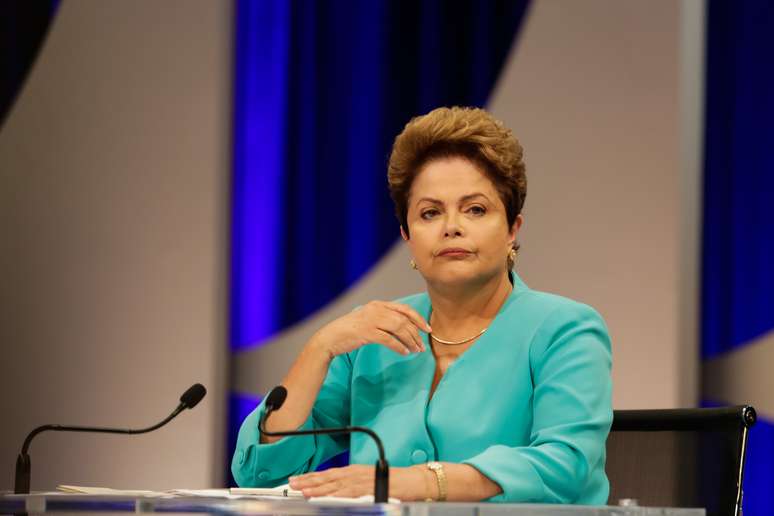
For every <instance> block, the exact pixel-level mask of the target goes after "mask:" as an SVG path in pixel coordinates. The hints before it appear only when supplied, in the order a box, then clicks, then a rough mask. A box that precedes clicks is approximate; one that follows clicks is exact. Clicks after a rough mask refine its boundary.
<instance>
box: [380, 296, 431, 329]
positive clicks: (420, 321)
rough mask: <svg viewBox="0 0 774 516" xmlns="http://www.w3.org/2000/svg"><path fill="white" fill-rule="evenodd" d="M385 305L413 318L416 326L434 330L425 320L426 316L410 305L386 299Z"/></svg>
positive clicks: (412, 320)
mask: <svg viewBox="0 0 774 516" xmlns="http://www.w3.org/2000/svg"><path fill="white" fill-rule="evenodd" d="M384 306H386V307H387V308H389V309H390V310H395V311H396V312H400V313H401V314H403V315H405V316H406V317H408V318H409V319H410V320H411V322H412V324H414V326H416V327H417V328H419V329H420V330H422V331H424V332H428V333H429V332H431V331H433V329H432V328H431V327H430V325H429V324H428V322H427V321H426V320H425V318H424V317H422V316H421V315H419V312H417V311H416V310H414V309H413V308H411V307H410V306H408V305H403V304H400V303H393V302H391V301H385V302H384Z"/></svg>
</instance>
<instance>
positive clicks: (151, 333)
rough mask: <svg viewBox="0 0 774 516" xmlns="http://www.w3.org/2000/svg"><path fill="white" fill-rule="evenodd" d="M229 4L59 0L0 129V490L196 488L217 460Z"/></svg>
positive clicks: (214, 478) (219, 464)
mask: <svg viewBox="0 0 774 516" xmlns="http://www.w3.org/2000/svg"><path fill="white" fill-rule="evenodd" d="M230 29H231V13H230V3H228V2H210V1H208V0H199V1H165V2H155V1H150V0H144V1H133V2H123V1H118V0H112V1H105V0H93V1H83V0H79V1H74V0H73V1H67V2H62V4H61V7H60V10H59V13H58V14H57V16H56V18H55V22H54V24H53V28H52V31H51V33H50V35H49V38H48V40H47V41H46V43H45V45H44V47H43V48H42V51H41V55H40V57H39V59H38V61H37V63H36V65H35V67H34V69H33V73H32V74H31V75H30V77H29V79H28V81H27V83H26V85H25V87H24V89H23V91H22V94H21V96H20V98H19V100H18V102H17V103H16V105H15V107H14V109H13V111H12V112H11V114H10V117H9V118H8V120H7V122H6V125H5V127H4V128H3V131H2V134H1V135H0V171H1V172H0V235H2V237H1V239H0V242H1V244H2V252H0V274H2V277H3V285H2V288H1V289H0V317H2V321H0V342H2V345H3V357H2V362H1V363H0V391H1V392H2V395H0V396H1V398H0V399H2V407H0V414H2V420H3V424H2V429H1V430H0V432H2V438H1V439H0V464H2V465H3V467H4V468H5V474H3V475H0V489H10V488H11V487H12V485H11V484H12V482H13V475H12V465H13V464H14V461H15V457H16V453H18V450H19V447H20V446H21V443H22V440H23V438H24V436H25V434H26V433H27V432H28V431H29V430H31V429H32V428H33V427H34V426H37V425H39V424H43V423H50V422H55V423H69V424H94V425H118V426H125V427H131V426H145V425H147V424H150V423H153V422H155V421H157V420H159V419H161V418H163V417H164V416H166V415H167V414H168V413H169V412H170V411H171V410H172V409H173V408H174V407H175V406H176V405H177V403H178V397H179V395H180V394H181V393H182V391H183V390H184V389H185V388H187V387H188V386H190V385H191V384H192V383H194V382H196V381H199V382H202V383H204V384H205V385H206V386H207V387H208V389H209V394H208V396H207V397H206V398H205V399H204V401H203V402H202V403H201V404H200V405H199V406H198V407H197V408H196V409H195V410H193V411H186V412H184V413H183V414H181V415H180V416H179V418H178V419H177V420H175V421H173V422H172V423H171V424H170V425H169V426H168V427H166V428H163V429H161V430H159V431H157V432H155V433H153V434H149V435H145V436H134V437H128V436H122V437H116V436H104V435H94V434H91V435H74V434H69V435H65V434H50V433H49V434H41V435H40V436H38V438H37V439H36V440H35V441H34V442H33V444H32V448H31V450H30V451H31V457H32V464H33V484H32V487H33V489H48V488H52V487H54V486H55V485H56V484H58V483H69V484H86V485H89V484H92V485H93V484H100V485H109V486H113V487H119V488H128V487H136V488H169V487H176V486H186V487H204V486H210V485H213V484H219V483H221V482H222V479H223V472H224V471H225V467H224V462H223V455H224V450H223V448H224V445H223V439H224V438H223V429H222V426H223V423H222V422H223V420H224V398H225V389H224V385H223V384H224V381H225V378H224V377H223V374H222V371H223V369H224V368H225V349H226V347H225V342H226V324H225V318H226V311H225V308H224V307H225V305H226V303H225V299H226V291H225V286H226V277H227V275H226V274H225V267H226V263H225V262H226V256H227V245H228V240H227V234H228V230H227V199H228V184H229V183H228V179H229V161H228V154H229V153H228V148H229V111H230V108H229V92H230V70H229V63H230V60H231V49H230V38H231V35H230Z"/></svg>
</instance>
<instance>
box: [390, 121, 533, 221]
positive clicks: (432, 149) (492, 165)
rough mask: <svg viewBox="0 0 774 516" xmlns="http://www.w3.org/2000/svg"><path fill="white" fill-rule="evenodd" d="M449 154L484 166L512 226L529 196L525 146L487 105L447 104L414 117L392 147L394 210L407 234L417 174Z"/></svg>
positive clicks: (391, 166)
mask: <svg viewBox="0 0 774 516" xmlns="http://www.w3.org/2000/svg"><path fill="white" fill-rule="evenodd" d="M450 157H460V158H464V159H467V160H468V161H470V162H471V163H473V164H475V165H477V166H479V167H481V169H482V170H483V172H485V173H486V174H487V176H488V177H489V179H490V180H491V181H492V183H494V186H495V189H496V190H497V192H498V193H499V194H500V199H501V200H502V201H503V204H504V205H505V213H506V217H507V220H508V227H509V228H510V227H512V226H513V224H514V222H516V217H517V216H518V215H519V214H520V213H521V210H522V208H523V207H524V200H525V199H526V197H527V175H526V168H525V166H524V149H523V148H522V147H521V144H520V143H519V140H517V139H516V137H515V136H513V133H512V132H511V130H510V129H508V128H507V127H505V125H504V124H503V123H502V122H501V121H499V120H497V119H495V118H494V117H493V116H492V115H490V114H489V113H487V112H486V111H484V110H483V109H479V108H467V107H451V108H446V107H442V108H437V109H434V110H432V111H430V112H429V113H428V114H426V115H423V116H418V117H415V118H412V119H411V121H409V123H408V124H406V127H405V128H404V129H403V132H402V133H400V134H399V135H398V136H397V138H395V143H394V144H393V146H392V154H390V162H389V165H388V168H387V181H388V183H389V188H390V196H391V197H392V200H393V202H394V203H395V214H396V216H397V217H398V221H399V222H400V225H401V227H403V230H404V231H405V232H406V235H408V234H409V228H408V222H407V217H408V198H409V193H410V192H411V185H412V183H413V181H414V178H415V177H416V175H417V173H418V172H419V171H420V170H421V169H422V167H423V166H425V165H426V164H427V163H429V162H431V161H434V160H438V159H443V158H450Z"/></svg>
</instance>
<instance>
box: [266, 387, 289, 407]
mask: <svg viewBox="0 0 774 516" xmlns="http://www.w3.org/2000/svg"><path fill="white" fill-rule="evenodd" d="M287 397H288V390H287V389H286V388H284V387H283V386H282V385H277V386H276V387H275V388H273V389H272V390H271V392H270V393H269V395H268V396H266V405H265V407H266V411H267V412H269V411H272V410H279V408H280V407H281V406H282V404H283V403H285V398H287Z"/></svg>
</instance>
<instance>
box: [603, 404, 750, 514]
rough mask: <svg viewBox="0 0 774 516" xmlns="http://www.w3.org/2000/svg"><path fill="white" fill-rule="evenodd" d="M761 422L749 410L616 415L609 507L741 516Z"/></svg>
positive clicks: (609, 466) (744, 407) (609, 443)
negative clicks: (751, 441) (752, 433)
mask: <svg viewBox="0 0 774 516" xmlns="http://www.w3.org/2000/svg"><path fill="white" fill-rule="evenodd" d="M755 418H756V416H755V410H754V409H753V408H752V407H750V406H747V405H740V406H735V407H721V408H691V409H655V410H615V411H613V426H612V428H611V429H610V436H609V437H608V439H607V463H606V466H605V470H606V472H607V476H608V479H609V480H610V498H609V503H610V504H611V505H617V504H618V503H619V500H622V499H627V498H628V499H635V500H637V503H638V504H639V505H647V506H653V507H704V508H706V509H707V516H739V514H741V506H742V475H743V472H744V458H745V452H746V449H747V433H748V430H749V428H750V427H751V426H752V425H753V424H754V423H755Z"/></svg>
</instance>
